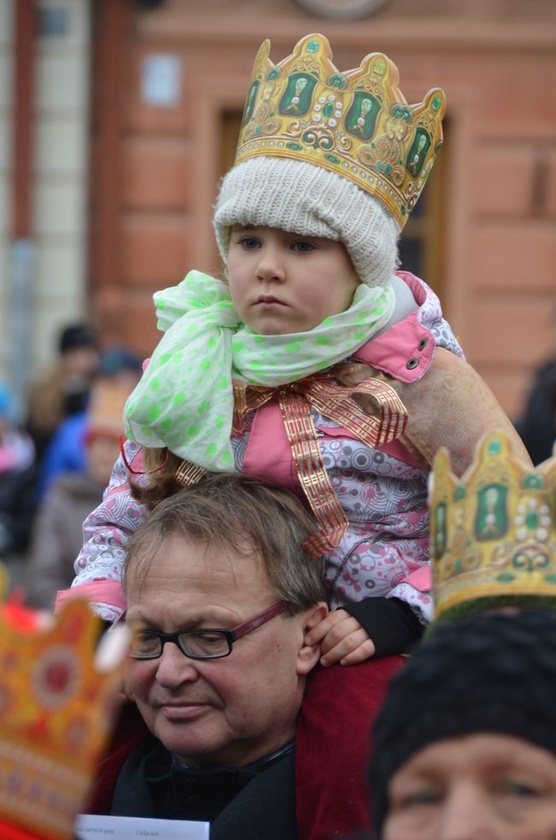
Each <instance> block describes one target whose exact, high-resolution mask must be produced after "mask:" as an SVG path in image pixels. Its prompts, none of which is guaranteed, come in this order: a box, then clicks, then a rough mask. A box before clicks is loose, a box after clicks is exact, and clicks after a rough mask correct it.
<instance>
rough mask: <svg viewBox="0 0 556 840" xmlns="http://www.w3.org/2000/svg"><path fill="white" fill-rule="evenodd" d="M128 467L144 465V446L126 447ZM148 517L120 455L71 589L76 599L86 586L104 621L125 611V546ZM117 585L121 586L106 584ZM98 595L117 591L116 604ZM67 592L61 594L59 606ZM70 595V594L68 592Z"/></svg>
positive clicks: (86, 533) (90, 523)
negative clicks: (122, 579) (130, 483)
mask: <svg viewBox="0 0 556 840" xmlns="http://www.w3.org/2000/svg"><path fill="white" fill-rule="evenodd" d="M124 452H125V457H126V460H127V464H128V465H129V466H130V467H131V468H132V469H133V470H137V471H139V470H140V469H141V466H142V451H141V447H140V446H138V445H137V444H135V443H132V442H131V441H126V442H125V444H124ZM146 515H147V509H146V507H145V506H144V505H142V504H140V503H139V502H138V501H136V500H135V499H134V498H133V496H132V494H131V490H130V486H129V470H128V466H127V465H126V463H125V461H124V459H123V457H122V456H121V455H120V457H119V458H118V460H117V461H116V463H115V465H114V469H113V470H112V475H111V477H110V482H109V484H108V487H107V488H106V490H105V491H104V495H103V499H102V502H101V503H100V505H99V506H98V507H97V508H95V510H94V511H92V513H90V514H89V516H88V517H87V518H86V520H85V522H84V523H83V547H82V549H81V551H80V552H79V555H78V557H77V560H76V561H75V564H74V570H75V578H74V580H73V583H72V588H71V590H69V592H71V594H72V596H73V595H77V594H78V587H80V586H83V587H84V589H83V594H86V597H87V598H88V599H89V601H90V602H91V606H92V607H93V608H94V609H95V611H96V612H98V613H99V614H100V615H101V617H102V618H104V619H105V620H107V621H112V620H114V619H115V618H117V617H119V615H120V614H121V613H122V612H123V609H122V596H121V594H118V593H120V592H121V590H120V587H119V583H120V581H121V578H122V571H123V564H124V559H125V553H126V551H125V547H126V543H127V541H128V539H129V537H130V535H131V534H132V533H133V532H134V531H135V530H136V528H138V527H139V525H140V524H141V522H143V520H144V519H145V517H146ZM107 582H108V583H109V582H113V583H114V584H118V586H112V587H111V586H110V585H108V586H107V585H106V584H107ZM95 588H97V589H98V593H99V595H100V593H102V594H103V597H105V596H106V593H107V592H110V591H113V592H114V599H113V602H112V603H106V602H97V601H96V599H95V596H94V591H95ZM65 594H66V593H59V597H58V599H57V604H59V603H60V601H62V600H64V595H65ZM68 594H69V593H68Z"/></svg>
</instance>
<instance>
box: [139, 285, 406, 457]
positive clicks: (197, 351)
mask: <svg viewBox="0 0 556 840" xmlns="http://www.w3.org/2000/svg"><path fill="white" fill-rule="evenodd" d="M394 299H395V295H394V292H393V290H392V288H391V287H387V288H382V287H377V288H370V287H369V286H366V285H364V284H361V285H360V286H358V287H357V289H356V291H355V295H354V298H353V302H352V304H351V306H350V307H349V309H347V310H346V311H345V312H340V313H339V314H337V315H332V316H330V317H329V318H325V319H324V321H322V322H321V323H320V324H319V325H318V326H316V327H314V328H313V329H312V330H308V331H307V332H301V333H290V334H287V335H258V334H257V333H255V332H253V331H252V330H251V329H249V327H247V326H245V324H244V323H243V322H242V321H241V320H240V318H239V315H238V313H237V311H236V309H235V307H234V305H233V303H232V300H231V298H230V293H229V289H228V286H227V285H226V284H225V283H223V282H222V281H220V280H216V279H215V278H214V277H210V276H208V275H207V274H202V273H201V272H199V271H191V272H190V273H189V274H188V275H187V276H186V277H185V279H184V280H183V281H182V282H181V283H180V284H179V285H178V286H173V287H171V288H169V289H165V290H163V291H161V292H157V293H156V294H155V295H154V302H155V307H156V313H157V318H158V328H159V329H160V330H162V331H163V332H164V336H163V337H162V339H161V340H160V342H159V344H158V345H157V347H156V349H155V351H154V352H153V355H152V357H151V359H150V361H149V364H148V366H147V368H146V370H145V372H144V374H143V376H142V378H141V381H140V382H139V384H138V385H137V387H136V388H135V390H134V391H133V393H132V394H131V396H130V397H129V399H128V401H127V403H126V406H125V410H124V424H125V430H126V434H127V436H128V437H129V438H130V440H134V441H137V442H138V443H140V444H141V445H143V446H147V447H168V449H170V450H171V451H172V452H174V453H175V454H176V455H178V456H179V457H180V458H184V459H185V460H188V461H193V462H194V463H195V464H198V465H199V466H201V467H204V468H205V469H206V470H208V471H210V472H227V471H230V470H232V469H233V465H234V460H233V453H232V446H231V441H230V436H231V432H232V418H233V408H234V397H233V386H232V380H233V379H239V380H243V381H245V382H249V383H250V384H252V385H264V386H268V387H275V386H278V385H284V384H286V383H288V382H295V381H297V380H298V379H303V378H304V377H305V376H310V375H311V374H313V373H317V372H318V371H322V370H325V369H326V368H329V367H330V366H331V365H334V364H336V363H337V362H340V361H341V360H342V359H345V358H346V357H347V356H350V355H351V354H352V353H354V352H355V351H356V350H357V349H358V348H359V347H361V346H362V345H363V344H365V342H366V341H368V339H369V338H371V337H372V336H373V335H375V334H376V333H377V332H378V331H379V330H380V329H381V328H382V327H383V326H384V325H385V324H386V323H387V322H388V320H389V318H390V316H391V314H392V311H393V309H394Z"/></svg>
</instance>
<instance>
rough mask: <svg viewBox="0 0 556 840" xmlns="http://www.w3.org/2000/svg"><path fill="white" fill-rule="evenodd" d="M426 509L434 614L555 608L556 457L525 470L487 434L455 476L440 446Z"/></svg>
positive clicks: (499, 438) (500, 440) (505, 444)
mask: <svg viewBox="0 0 556 840" xmlns="http://www.w3.org/2000/svg"><path fill="white" fill-rule="evenodd" d="M429 507H430V512H431V557H432V564H433V580H434V584H433V589H434V595H435V617H436V619H438V618H440V617H442V618H447V617H453V616H454V615H456V614H461V613H464V612H469V611H471V610H475V609H481V608H483V607H487V606H492V605H493V604H497V605H511V604H515V605H521V606H525V605H527V604H533V603H539V602H540V601H551V602H552V606H555V607H556V457H553V458H551V459H549V460H548V461H545V462H544V464H541V465H540V466H538V467H537V468H536V469H533V468H532V467H530V466H528V465H526V464H523V463H520V462H518V461H517V460H515V458H514V457H513V456H512V454H511V446H510V443H509V441H508V440H507V439H506V438H505V437H504V436H503V435H502V434H500V433H493V434H490V435H487V436H486V437H485V438H483V440H482V441H481V443H480V444H479V445H478V447H477V450H476V452H475V459H474V461H473V463H472V464H471V466H470V467H469V468H468V470H467V471H466V473H465V475H464V476H462V478H461V479H458V478H456V477H455V476H454V475H453V474H452V472H451V471H450V459H449V455H448V452H447V451H446V450H445V449H441V450H440V451H439V452H438V454H437V455H436V457H435V460H434V464H433V472H432V478H431V490H430V493H429Z"/></svg>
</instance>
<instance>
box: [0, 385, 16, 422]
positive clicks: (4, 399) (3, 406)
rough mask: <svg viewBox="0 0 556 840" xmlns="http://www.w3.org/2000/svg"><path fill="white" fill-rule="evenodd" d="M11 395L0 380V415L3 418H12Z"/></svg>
mask: <svg viewBox="0 0 556 840" xmlns="http://www.w3.org/2000/svg"><path fill="white" fill-rule="evenodd" d="M12 411H13V397H12V392H11V391H10V389H9V388H8V386H7V385H4V383H2V382H0V417H2V418H3V419H4V420H11V419H12Z"/></svg>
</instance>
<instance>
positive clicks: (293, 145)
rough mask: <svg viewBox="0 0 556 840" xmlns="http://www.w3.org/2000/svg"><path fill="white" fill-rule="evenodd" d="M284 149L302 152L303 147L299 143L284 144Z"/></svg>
mask: <svg viewBox="0 0 556 840" xmlns="http://www.w3.org/2000/svg"><path fill="white" fill-rule="evenodd" d="M286 149H291V150H292V152H302V151H303V146H302V145H301V143H286Z"/></svg>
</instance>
